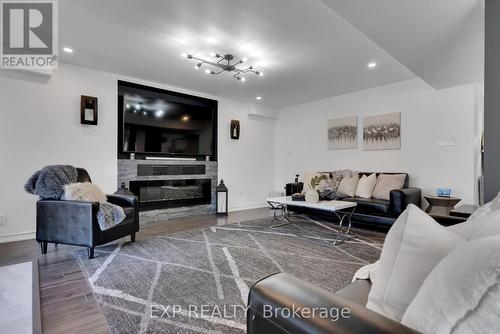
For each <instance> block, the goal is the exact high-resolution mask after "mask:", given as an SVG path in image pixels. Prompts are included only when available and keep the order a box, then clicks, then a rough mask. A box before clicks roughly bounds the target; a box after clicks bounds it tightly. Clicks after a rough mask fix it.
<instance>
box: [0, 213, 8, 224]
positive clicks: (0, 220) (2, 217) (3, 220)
mask: <svg viewBox="0 0 500 334" xmlns="http://www.w3.org/2000/svg"><path fill="white" fill-rule="evenodd" d="M0 226H7V215H0Z"/></svg>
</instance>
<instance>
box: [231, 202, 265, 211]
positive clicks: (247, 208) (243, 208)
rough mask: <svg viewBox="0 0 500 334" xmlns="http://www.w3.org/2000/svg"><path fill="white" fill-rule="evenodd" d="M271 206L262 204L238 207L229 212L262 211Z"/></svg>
mask: <svg viewBox="0 0 500 334" xmlns="http://www.w3.org/2000/svg"><path fill="white" fill-rule="evenodd" d="M267 207H269V205H268V204H267V203H262V204H254V205H245V206H238V207H235V208H231V209H229V212H235V211H243V210H252V209H260V208H267Z"/></svg>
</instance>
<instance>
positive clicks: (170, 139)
mask: <svg viewBox="0 0 500 334" xmlns="http://www.w3.org/2000/svg"><path fill="white" fill-rule="evenodd" d="M216 141H217V101H215V100H210V99H206V98H202V97H198V96H193V95H188V94H182V93H177V92H172V91H168V90H163V89H158V88H153V87H148V86H143V85H138V84H133V83H129V82H125V81H118V155H119V158H128V157H130V154H131V153H134V154H136V155H137V156H138V157H141V156H153V157H155V156H181V157H182V156H186V157H199V156H210V157H211V159H212V160H216V156H217V152H216V148H217V143H216Z"/></svg>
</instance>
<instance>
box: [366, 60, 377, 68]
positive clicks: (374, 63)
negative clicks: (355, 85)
mask: <svg viewBox="0 0 500 334" xmlns="http://www.w3.org/2000/svg"><path fill="white" fill-rule="evenodd" d="M366 66H367V67H368V68H371V69H373V68H375V67H377V63H376V62H374V61H372V62H369V63H368V64H367V65H366Z"/></svg>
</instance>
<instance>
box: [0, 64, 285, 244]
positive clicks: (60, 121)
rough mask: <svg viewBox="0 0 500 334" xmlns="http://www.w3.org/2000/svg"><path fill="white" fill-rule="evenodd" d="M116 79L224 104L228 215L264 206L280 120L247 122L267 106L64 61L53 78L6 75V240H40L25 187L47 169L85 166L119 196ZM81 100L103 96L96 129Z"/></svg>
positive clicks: (0, 170) (0, 143)
mask: <svg viewBox="0 0 500 334" xmlns="http://www.w3.org/2000/svg"><path fill="white" fill-rule="evenodd" d="M117 80H127V81H131V82H137V83H141V84H145V85H150V86H155V87H160V88H165V89H171V90H176V91H180V92H184V93H188V94H194V95H198V96H204V97H208V98H212V99H216V100H218V101H219V117H218V121H219V138H218V150H219V152H218V156H219V166H220V167H219V179H220V178H224V179H225V181H226V183H227V185H228V188H229V190H230V192H229V196H230V197H229V205H230V210H238V209H245V208H249V207H257V206H264V205H265V198H266V197H267V196H268V194H269V192H270V191H272V190H273V188H274V182H275V179H274V170H275V167H274V147H275V145H274V132H275V130H274V129H275V121H274V120H271V119H270V118H264V117H255V116H249V114H252V113H255V110H259V109H260V108H262V107H261V106H259V105H254V104H251V103H242V102H237V101H233V100H229V99H224V98H217V97H214V96H210V95H206V94H202V93H199V92H192V91H187V90H184V89H179V88H176V87H173V86H167V85H165V84H159V83H153V82H148V81H144V80H140V79H136V78H130V77H123V76H119V75H115V74H111V73H106V72H102V71H96V70H92V69H88V68H84V67H80V66H74V65H69V64H64V63H63V64H60V66H59V69H58V70H55V71H54V72H53V76H52V78H50V79H46V78H42V77H37V76H33V75H27V74H22V73H17V72H7V71H0V101H2V106H1V111H0V155H1V157H2V158H1V160H2V163H1V165H0V166H1V167H0V184H1V187H0V198H1V201H0V215H7V217H8V224H7V226H0V242H2V241H13V240H21V239H26V238H32V237H33V236H34V230H35V202H36V197H35V196H33V195H30V194H27V193H25V192H24V190H23V185H24V183H25V182H26V180H27V179H28V177H29V176H30V175H31V174H32V173H33V172H34V171H35V170H37V169H40V168H41V167H43V166H45V165H48V164H61V163H63V164H72V165H75V166H80V167H84V168H86V169H87V170H88V171H89V173H90V175H91V177H92V180H93V182H94V183H96V184H98V185H99V186H100V187H101V188H102V189H103V191H104V192H106V193H112V192H114V191H116V184H117V144H116V139H117ZM80 95H90V96H96V97H98V99H99V125H98V126H89V125H81V124H80ZM262 109H263V110H264V111H263V112H265V113H269V112H270V111H269V109H268V108H262ZM231 119H239V120H240V121H241V122H242V125H241V131H242V132H241V139H240V140H239V141H233V140H231V139H230V138H229V124H230V120H231Z"/></svg>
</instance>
